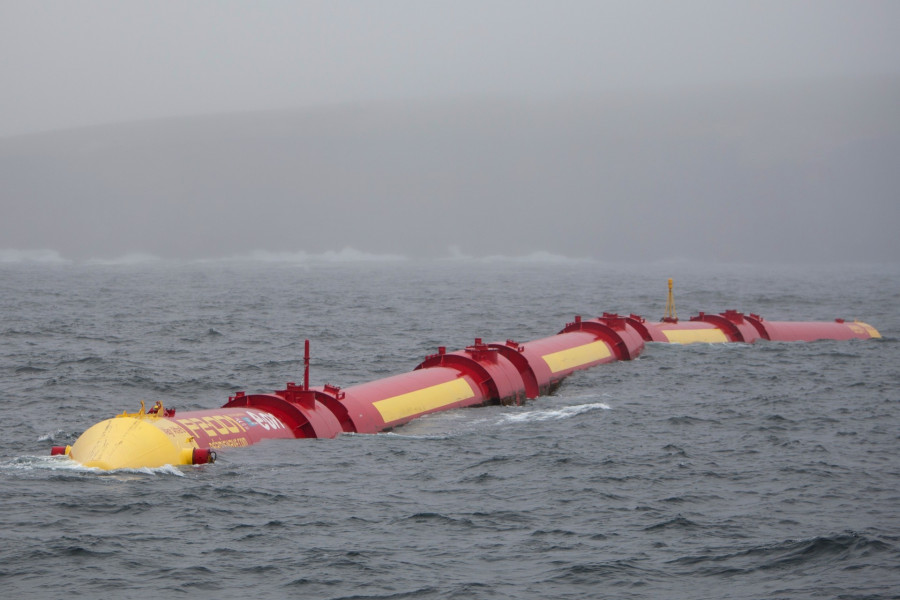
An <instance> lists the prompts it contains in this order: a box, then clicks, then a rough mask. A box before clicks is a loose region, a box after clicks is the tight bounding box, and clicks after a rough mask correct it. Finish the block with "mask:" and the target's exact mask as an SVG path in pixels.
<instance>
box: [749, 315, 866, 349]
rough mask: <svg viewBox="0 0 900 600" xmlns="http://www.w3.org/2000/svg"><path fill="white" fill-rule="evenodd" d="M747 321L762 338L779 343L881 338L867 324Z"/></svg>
mask: <svg viewBox="0 0 900 600" xmlns="http://www.w3.org/2000/svg"><path fill="white" fill-rule="evenodd" d="M747 320H748V321H749V322H751V323H753V324H754V325H755V326H756V327H757V329H759V330H760V331H761V332H763V333H762V337H764V338H765V339H768V340H772V341H777V342H812V341H816V340H850V339H861V340H866V339H869V338H877V337H881V335H880V334H879V333H878V331H877V330H876V329H875V328H874V327H872V326H871V325H869V324H867V323H859V322H852V323H847V322H845V321H843V320H841V319H838V320H836V321H832V322H829V321H767V320H765V319H763V318H762V317H760V316H759V315H749V316H748V317H747Z"/></svg>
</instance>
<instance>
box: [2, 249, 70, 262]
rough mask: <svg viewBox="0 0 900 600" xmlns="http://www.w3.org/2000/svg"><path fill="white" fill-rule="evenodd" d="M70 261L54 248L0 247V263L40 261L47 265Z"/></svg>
mask: <svg viewBox="0 0 900 600" xmlns="http://www.w3.org/2000/svg"><path fill="white" fill-rule="evenodd" d="M71 262H72V261H70V260H68V259H66V258H63V257H62V256H60V254H59V252H57V251H56V250H15V249H11V248H8V249H0V263H8V264H18V263H42V264H48V265H51V264H52V265H61V264H68V263H71Z"/></svg>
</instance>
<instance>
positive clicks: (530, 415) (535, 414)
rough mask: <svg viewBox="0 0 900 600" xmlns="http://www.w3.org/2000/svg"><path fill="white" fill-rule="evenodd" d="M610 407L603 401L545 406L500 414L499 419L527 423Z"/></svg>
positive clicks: (563, 417) (566, 417) (504, 421)
mask: <svg viewBox="0 0 900 600" xmlns="http://www.w3.org/2000/svg"><path fill="white" fill-rule="evenodd" d="M609 409H610V408H609V405H607V404H603V403H602V402H593V403H591V404H577V405H575V406H563V407H562V408H544V409H537V410H529V411H525V412H517V413H512V414H503V415H500V418H499V421H500V422H502V423H527V422H532V421H551V420H561V419H568V418H569V417H574V416H576V415H580V414H583V413H586V412H591V411H594V410H609Z"/></svg>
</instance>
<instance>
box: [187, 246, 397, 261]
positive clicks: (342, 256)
mask: <svg viewBox="0 0 900 600" xmlns="http://www.w3.org/2000/svg"><path fill="white" fill-rule="evenodd" d="M220 260H222V261H228V262H261V263H268V264H279V263H280V264H298V265H307V264H314V263H356V262H399V261H405V260H407V258H406V257H405V256H402V255H399V254H373V253H370V252H362V251H360V250H357V249H356V248H352V247H349V246H347V247H345V248H343V249H341V250H337V251H335V250H326V251H325V252H322V253H318V254H314V253H310V252H305V251H303V250H299V251H297V252H272V251H270V250H262V249H259V250H253V251H251V252H248V253H247V254H238V255H234V256H231V257H227V258H223V259H220ZM202 262H211V261H202Z"/></svg>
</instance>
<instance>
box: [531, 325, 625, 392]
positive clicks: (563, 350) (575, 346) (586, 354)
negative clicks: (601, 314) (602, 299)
mask: <svg viewBox="0 0 900 600" xmlns="http://www.w3.org/2000/svg"><path fill="white" fill-rule="evenodd" d="M521 354H522V356H524V357H525V358H526V359H527V360H528V364H529V365H531V369H532V371H534V375H535V378H536V379H537V385H538V389H539V390H540V391H541V393H546V392H547V391H548V390H549V389H552V388H553V387H554V386H556V385H557V384H558V383H559V382H560V381H562V380H563V379H564V378H565V377H566V376H567V375H570V374H571V373H573V372H575V371H578V370H580V369H587V368H589V367H593V366H594V365H599V364H601V363H608V362H613V361H615V360H616V355H615V353H614V352H613V349H612V346H611V345H610V344H609V342H606V341H605V340H601V339H597V336H596V335H595V334H594V333H592V332H589V331H580V330H579V331H568V332H564V333H559V334H557V335H554V336H550V337H546V338H542V339H539V340H534V341H532V342H527V343H525V344H522V352H521Z"/></svg>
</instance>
